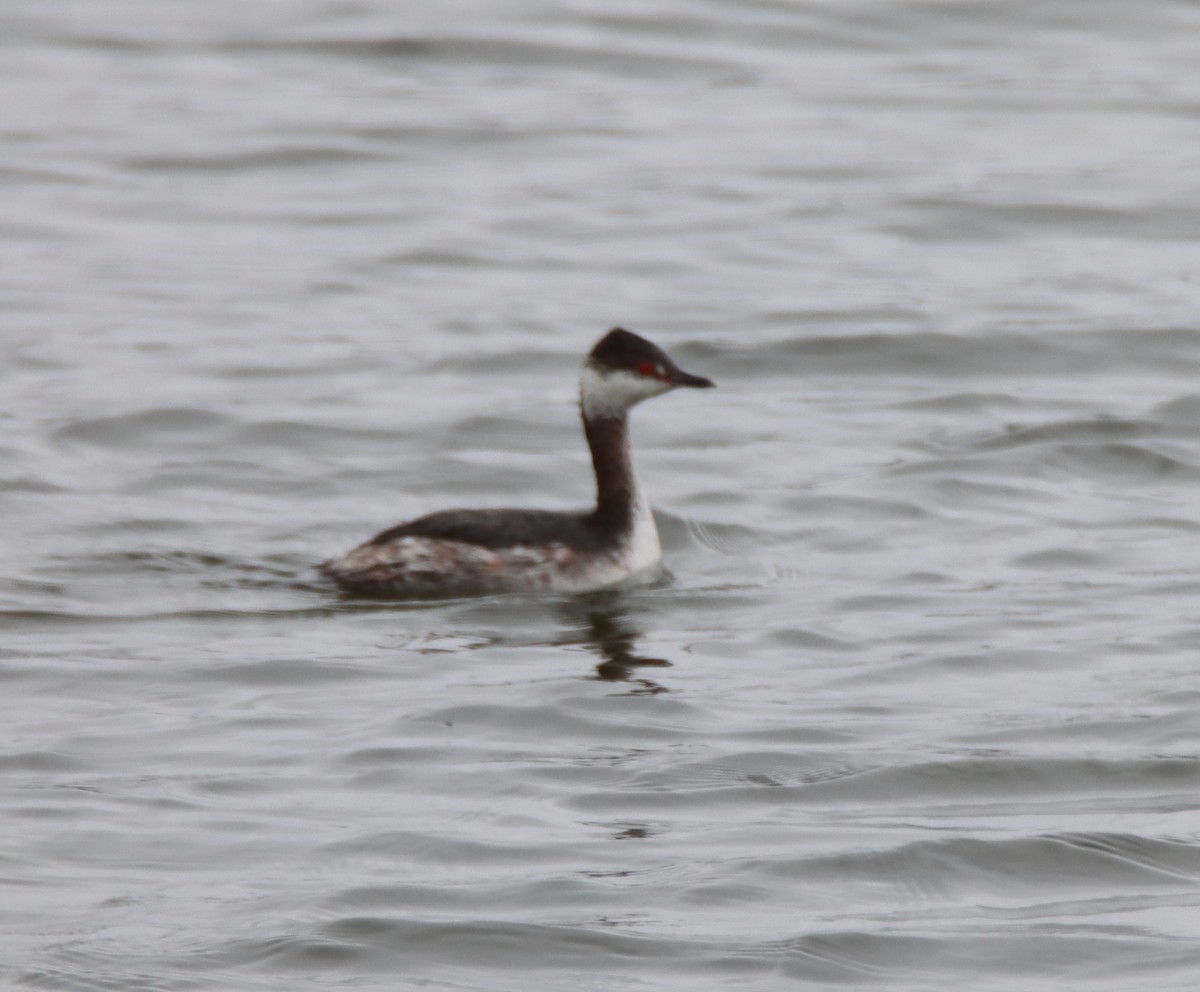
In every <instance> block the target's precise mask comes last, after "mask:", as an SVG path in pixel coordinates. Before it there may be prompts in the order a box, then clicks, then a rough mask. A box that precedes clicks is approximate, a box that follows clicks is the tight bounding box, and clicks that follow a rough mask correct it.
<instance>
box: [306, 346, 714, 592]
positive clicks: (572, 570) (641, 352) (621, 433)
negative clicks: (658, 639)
mask: <svg viewBox="0 0 1200 992" xmlns="http://www.w3.org/2000/svg"><path fill="white" fill-rule="evenodd" d="M712 385H713V383H712V382H711V381H709V380H708V379H705V378H703V377H702V376H698V375H691V374H689V373H687V372H684V371H683V370H682V369H680V368H679V366H678V365H676V364H675V363H674V362H673V361H671V359H670V358H668V357H667V355H666V353H665V352H663V350H662V349H661V348H659V347H658V346H657V345H654V344H652V343H651V342H649V341H647V340H646V339H645V338H643V337H639V336H638V335H636V334H633V333H632V332H630V331H626V330H623V329H622V328H619V327H618V328H614V329H613V330H611V331H609V332H608V333H607V334H606V335H604V337H602V338H601V339H600V340H599V341H598V342H597V343H596V346H595V347H594V348H593V349H592V351H591V354H589V355H588V357H587V361H586V362H584V366H583V372H582V374H581V375H580V379H579V400H580V402H579V406H580V410H581V412H582V414H583V432H584V435H585V436H586V437H587V443H588V447H589V448H590V449H591V452H592V465H593V467H594V469H595V472H596V507H595V509H593V510H591V511H588V512H586V513H559V512H554V511H550V510H444V511H442V512H440V513H431V514H429V515H428V516H424V517H418V518H417V519H416V520H412V521H409V522H408V523H403V524H399V525H397V526H395V527H392V528H389V529H388V530H385V531H383V532H382V533H380V534H376V535H375V536H374V537H373V538H371V540H369V541H367V543H366V544H360V545H359V546H358V547H357V548H354V549H353V550H352V551H349V552H347V553H346V554H345V555H343V556H342V557H341V558H335V559H333V560H332V561H327V562H325V564H323V565H322V566H321V571H322V572H324V574H325V575H328V576H329V577H330V578H332V579H333V580H334V581H335V582H336V583H337V584H338V585H339V586H341V587H342V588H343V589H346V590H349V591H351V592H360V593H368V594H372V595H377V596H397V597H404V596H430V595H461V594H480V593H495V592H529V591H535V592H537V591H554V592H587V591H590V590H594V589H602V588H605V587H607V586H613V585H618V584H620V583H623V582H625V581H627V580H630V579H633V578H635V577H641V576H644V575H648V574H652V573H653V572H654V571H655V570H656V568H657V566H658V564H659V562H660V561H661V559H662V547H661V545H660V544H659V540H658V530H657V528H656V527H655V526H654V517H653V515H652V514H651V512H650V504H649V503H647V502H646V498H645V497H644V496H643V495H642V492H641V490H640V489H639V487H638V484H637V479H635V478H634V474H633V463H632V461H631V460H630V456H629V426H628V420H627V416H626V415H627V414H628V412H629V410H630V408H631V407H633V406H635V405H636V404H638V403H640V402H641V401H642V400H645V399H649V398H650V397H652V396H659V395H661V394H663V393H666V392H669V391H670V390H672V389H674V388H675V387H676V386H695V387H707V386H712Z"/></svg>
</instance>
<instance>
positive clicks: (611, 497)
mask: <svg viewBox="0 0 1200 992" xmlns="http://www.w3.org/2000/svg"><path fill="white" fill-rule="evenodd" d="M583 433H584V434H585V435H587V443H588V447H589V448H591V449H592V466H593V467H594V468H595V470H596V509H595V510H594V511H593V512H592V518H593V519H594V520H595V521H596V522H597V523H598V524H600V525H601V526H603V527H614V528H616V529H617V530H620V531H627V530H629V529H630V528H631V527H632V526H633V512H634V503H635V501H636V499H637V482H636V481H635V480H634V477H633V462H632V460H631V459H630V457H629V423H628V421H627V420H626V419H625V417H624V416H620V417H597V418H595V419H592V420H589V419H588V418H587V417H584V418H583Z"/></svg>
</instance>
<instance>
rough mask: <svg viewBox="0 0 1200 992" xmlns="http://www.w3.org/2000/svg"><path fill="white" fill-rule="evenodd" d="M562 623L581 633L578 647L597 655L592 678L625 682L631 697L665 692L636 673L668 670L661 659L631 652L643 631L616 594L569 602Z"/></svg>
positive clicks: (668, 665) (599, 594) (669, 664)
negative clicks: (655, 669) (627, 684)
mask: <svg viewBox="0 0 1200 992" xmlns="http://www.w3.org/2000/svg"><path fill="white" fill-rule="evenodd" d="M563 610H564V613H565V617H564V619H565V621H566V622H567V623H568V624H569V625H570V626H571V627H573V628H575V629H577V630H579V631H581V632H582V634H583V636H582V637H581V638H580V639H579V642H578V643H580V644H582V645H583V647H584V648H586V649H587V650H588V651H591V652H592V653H593V654H598V655H599V656H600V659H601V660H600V663H599V664H598V665H596V674H595V676H594V677H595V678H596V679H599V680H601V681H604V682H628V683H629V684H630V685H631V686H632V688H631V689H630V690H629V691H630V693H631V694H647V693H656V692H666V691H667V688H666V686H663V685H659V683H657V682H655V681H654V680H653V679H651V678H648V677H646V676H645V675H644V674H642V673H640V671H639V670H640V669H645V668H670V667H671V663H670V662H669V661H667V660H666V659H665V658H647V657H645V656H643V655H639V654H635V653H634V650H633V648H634V645H635V643H636V642H637V639H638V638H639V637H641V636H642V634H643V632H642V631H641V630H638V629H637V627H636V625H635V624H634V621H633V619H632V617H631V616H630V610H629V608H628V607H627V606H626V605H625V604H624V603H623V602H622V600H621V595H620V594H619V593H594V594H592V595H590V596H584V597H578V598H576V599H573V600H570V601H569V602H567V603H566V604H565V605H564V607H563Z"/></svg>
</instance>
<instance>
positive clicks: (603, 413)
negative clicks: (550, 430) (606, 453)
mask: <svg viewBox="0 0 1200 992" xmlns="http://www.w3.org/2000/svg"><path fill="white" fill-rule="evenodd" d="M670 388H671V387H670V386H669V385H668V384H667V383H665V382H661V381H660V380H658V379H652V378H650V377H649V376H645V375H637V374H636V373H634V372H626V371H624V370H621V371H616V372H600V371H597V370H596V369H594V368H592V366H590V365H585V366H584V367H583V372H582V374H581V375H580V376H579V398H580V401H581V403H582V404H583V413H584V416H586V417H619V416H621V415H622V414H624V413H625V412H626V411H627V410H628V409H629V408H630V407H631V406H634V405H636V404H638V403H641V402H642V400H648V399H650V397H651V396H661V395H662V394H663V393H665V392H667V391H668V390H669V389H670Z"/></svg>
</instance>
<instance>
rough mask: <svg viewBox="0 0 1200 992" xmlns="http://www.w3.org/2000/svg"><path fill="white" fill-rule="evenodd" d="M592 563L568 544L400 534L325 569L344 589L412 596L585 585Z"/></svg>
mask: <svg viewBox="0 0 1200 992" xmlns="http://www.w3.org/2000/svg"><path fill="white" fill-rule="evenodd" d="M596 564H597V562H595V561H594V560H592V561H590V562H587V561H585V560H584V559H583V557H582V556H581V555H580V554H579V553H578V552H576V551H574V550H573V549H571V548H569V547H567V546H566V545H565V544H558V543H553V544H544V545H540V546H538V547H536V548H533V547H523V546H520V545H518V546H515V547H508V548H485V547H482V546H480V545H478V544H467V543H464V542H462V541H448V540H443V539H439V538H430V537H401V538H397V539H395V540H393V541H390V542H388V543H386V544H373V543H368V544H363V545H361V546H360V547H357V548H355V549H354V550H352V551H350V552H348V553H347V554H345V555H343V556H342V557H341V558H336V559H334V560H332V561H328V562H326V563H325V564H324V565H322V566H321V571H322V572H324V573H325V574H326V575H328V576H329V577H330V578H332V579H334V580H335V581H337V583H338V584H339V585H341V586H342V587H343V588H346V589H351V590H353V591H355V592H361V593H374V594H379V595H387V594H393V593H395V592H396V591H397V590H398V589H403V590H404V591H405V593H407V594H410V595H421V594H426V595H438V594H445V593H447V592H453V593H456V594H457V593H463V594H479V593H495V592H541V591H545V590H546V589H549V588H550V587H551V583H554V585H555V586H556V587H561V586H562V584H563V582H564V580H566V582H567V584H568V585H569V584H572V580H574V581H575V582H578V583H580V584H581V585H586V584H588V583H586V582H585V581H584V580H585V575H586V573H589V572H592V571H593V570H594V568H595V566H596Z"/></svg>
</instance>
